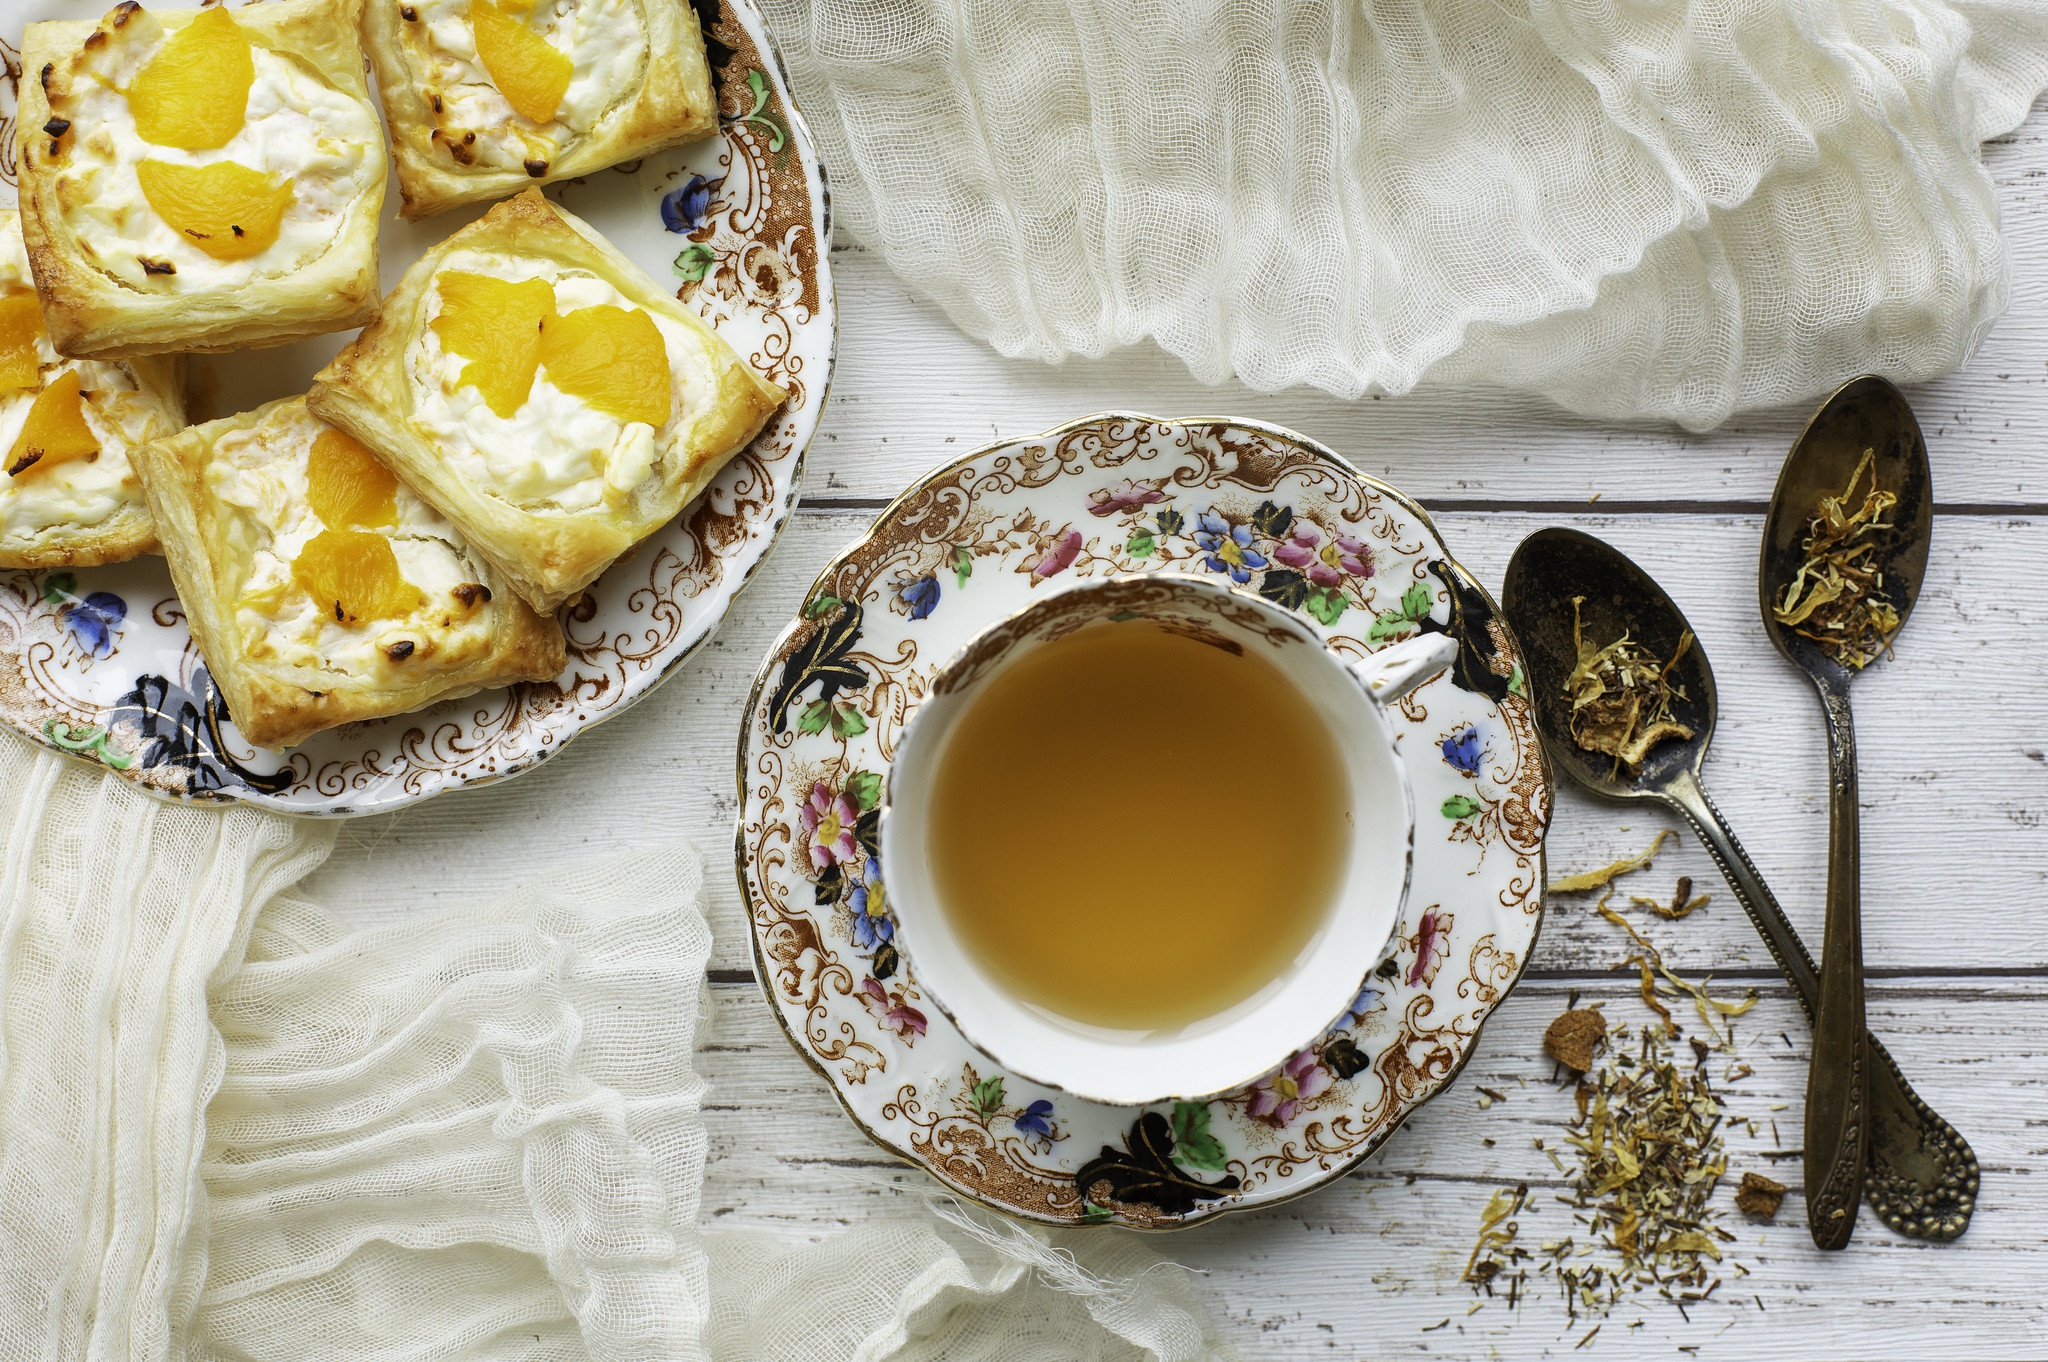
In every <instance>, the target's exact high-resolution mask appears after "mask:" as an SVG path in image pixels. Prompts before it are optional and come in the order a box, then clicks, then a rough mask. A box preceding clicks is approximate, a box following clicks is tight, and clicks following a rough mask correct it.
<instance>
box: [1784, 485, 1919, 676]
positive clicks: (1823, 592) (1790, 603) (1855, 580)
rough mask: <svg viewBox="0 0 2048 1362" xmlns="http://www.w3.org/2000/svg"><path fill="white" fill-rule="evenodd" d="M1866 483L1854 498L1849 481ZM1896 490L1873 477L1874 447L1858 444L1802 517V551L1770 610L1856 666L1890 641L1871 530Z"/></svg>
mask: <svg viewBox="0 0 2048 1362" xmlns="http://www.w3.org/2000/svg"><path fill="white" fill-rule="evenodd" d="M1865 474H1868V475H1869V486H1868V487H1867V489H1865V490H1864V492H1863V494H1862V497H1861V499H1860V500H1859V499H1858V497H1857V488H1859V487H1862V486H1863V485H1864V475H1865ZM1898 504H1899V498H1898V496H1897V494H1895V493H1893V492H1891V491H1890V490H1888V489H1885V488H1881V487H1879V486H1878V485H1877V471H1876V452H1875V451H1874V450H1869V449H1866V450H1864V451H1863V458H1862V459H1861V460H1860V461H1859V462H1858V463H1857V465H1856V471H1855V472H1854V473H1851V474H1850V475H1849V485H1848V486H1847V487H1845V488H1843V489H1842V495H1840V496H1838V497H1822V498H1821V503H1820V510H1819V511H1817V512H1815V514H1814V516H1813V518H1812V519H1811V520H1809V521H1808V522H1807V523H1806V538H1805V539H1804V540H1803V541H1802V542H1801V544H1800V548H1801V549H1802V550H1804V551H1805V554H1806V557H1805V559H1804V561H1802V562H1801V563H1800V565H1799V571H1798V572H1797V573H1795V574H1794V575H1793V578H1792V580H1791V581H1789V582H1787V583H1786V584H1785V594H1784V597H1783V598H1782V599H1781V600H1780V601H1779V603H1778V604H1777V605H1774V606H1773V607H1771V617H1772V618H1773V619H1775V620H1777V621H1778V623H1780V624H1783V625H1787V626H1789V627H1790V628H1791V630H1792V632H1793V633H1795V634H1798V635H1800V636H1801V637H1803V638H1809V639H1812V640H1813V641H1814V642H1815V643H1817V644H1819V645H1820V648H1821V651H1823V652H1825V653H1826V654H1827V655H1828V656H1829V657H1830V658H1832V659H1833V660H1834V661H1836V662H1839V663H1841V664H1842V665H1843V666H1845V667H1853V668H1856V669H1857V670H1859V671H1860V670H1862V669H1863V668H1864V667H1867V666H1869V665H1870V664H1871V663H1872V662H1874V661H1876V660H1877V657H1878V654H1880V653H1882V652H1884V651H1886V650H1887V649H1888V648H1890V646H1891V639H1892V635H1893V634H1895V633H1897V632H1898V630H1899V612H1898V610H1897V609H1895V608H1894V607H1893V605H1892V603H1891V601H1890V599H1889V598H1888V597H1887V596H1886V594H1885V582H1884V563H1883V561H1882V560H1881V559H1880V558H1879V557H1878V550H1879V548H1880V542H1879V535H1881V534H1882V533H1884V532H1885V531H1888V530H1890V529H1891V528H1892V526H1891V523H1890V522H1889V521H1887V520H1885V518H1884V517H1885V515H1886V514H1887V513H1888V512H1889V511H1891V510H1892V508H1893V507H1895V506H1897V505H1898Z"/></svg>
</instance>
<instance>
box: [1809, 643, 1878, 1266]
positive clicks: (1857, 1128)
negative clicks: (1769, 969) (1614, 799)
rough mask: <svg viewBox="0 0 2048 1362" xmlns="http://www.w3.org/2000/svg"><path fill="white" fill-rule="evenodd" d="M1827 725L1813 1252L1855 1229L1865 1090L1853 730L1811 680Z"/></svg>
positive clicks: (1844, 699) (1840, 693)
mask: <svg viewBox="0 0 2048 1362" xmlns="http://www.w3.org/2000/svg"><path fill="white" fill-rule="evenodd" d="M1818 684H1819V686H1820V698H1821V707H1822V708H1823V709H1824V710H1826V711H1827V719H1828V774H1829V794H1828V906H1827V919H1826V927H1825V929H1824V934H1823V936H1822V939H1821V951H1820V1007H1819V1011H1818V1013H1817V1015H1816V1016H1815V1017H1814V1019H1813V1055H1812V1059H1811V1061H1810V1062H1809V1064H1808V1066H1807V1071H1806V1138H1805V1142H1804V1143H1805V1151H1804V1152H1805V1164H1806V1227H1807V1229H1809V1230H1811V1231H1812V1232H1813V1242H1814V1243H1815V1244H1816V1245H1817V1246H1819V1247H1820V1248H1823V1249H1843V1248H1847V1247H1848V1246H1849V1240H1850V1238H1851V1237H1852V1236H1853V1235H1854V1234H1855V1233H1856V1203H1857V1202H1859V1201H1861V1200H1862V1199H1863V1154H1864V1149H1865V1147H1866V1145H1867V1144H1868V1142H1869V1138H1870V1123H1869V1120H1868V1117H1867V1113H1866V1111H1865V1107H1866V1105H1867V1101H1866V1094H1867V1092H1868V1090H1869V1084H1870V1066H1869V1056H1868V1052H1867V1050H1866V1049H1865V1038H1866V1036H1867V1034H1868V1033H1867V1032H1866V1031H1865V1030H1864V1026H1863V898H1862V874H1863V872H1862V860H1863V847H1862V839H1861V834H1860V811H1859V809H1858V807H1857V795H1856V726H1855V722H1854V720H1853V719H1852V718H1851V717H1850V714H1849V691H1848V688H1847V687H1846V686H1837V685H1832V684H1829V683H1828V682H1827V681H1825V680H1818Z"/></svg>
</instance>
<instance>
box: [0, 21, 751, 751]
mask: <svg viewBox="0 0 2048 1362" xmlns="http://www.w3.org/2000/svg"><path fill="white" fill-rule="evenodd" d="M22 59H23V63H24V66H25V70H26V72H27V75H26V77H25V79H24V80H23V81H22V96H21V107H20V116H19V124H20V128H21V145H20V167H21V170H20V182H21V212H20V216H19V226H18V228H17V225H16V220H15V218H14V217H13V216H12V215H9V216H8V217H7V218H6V220H5V221H4V223H0V228H4V230H0V450H5V451H6V464H5V467H4V473H0V567H16V568H21V567H28V568H35V567H53V566H57V565H86V564H95V563H107V562H115V561H119V560H121V559H123V558H128V557H133V556H134V555H136V554H139V553H146V552H150V551H152V550H154V549H156V548H157V547H158V545H159V543H160V544H161V548H162V552H163V553H164V555H165V557H166V558H167V559H168V560H169V563H170V569H171V577H172V581H173V582H174V584H175V585H176V587H177V590H178V595H179V597H180V599H181V601H182V602H183V603H184V606H185V611H186V616H187V619H188V620H189V622H190V626H191V630H192V636H193V639H194V641H195V642H196V643H197V644H198V646H199V649H200V651H201V653H202V654H203V655H204V656H205V658H206V661H207V664H208V667H209V669H210V670H211V672H212V674H213V677H214V679H215V681H216V682H217V683H218V685H219V686H220V689H221V692H222V694H223V696H224V697H225V698H226V701H227V704H228V707H229V710H230V712H231V713H232V715H233V717H234V719H235V721H236V723H237V726H238V727H239V728H240V729H241V730H242V733H243V736H244V737H246V738H247V739H248V740H249V741H250V742H252V743H255V744H257V745H258V746H265V747H277V746H287V745H290V744H292V743H296V742H300V741H302V740H304V739H305V738H306V737H308V736H309V735H311V734H313V733H315V732H318V731H320V730H321V729H324V728H328V727H331V726H333V725H335V724H339V723H345V722H349V721H354V720H362V719H372V718H381V717H384V716H387V715H391V714H399V713H404V712H406V711H409V710H412V709H416V708H419V707H420V706H422V705H426V704H429V703H432V702H433V701H435V700H438V699H444V698H448V697H452V696H459V695H466V694H469V693H471V692H473V691H477V690H481V689H485V688H488V687H493V686H502V685H507V684H510V683H512V682H516V681H545V680H552V679H554V678H555V677H557V676H558V675H559V674H560V673H561V671H562V668H563V665H564V656H565V647H564V640H563V636H562V631H561V627H560V625H559V624H558V623H557V621H556V619H555V617H554V612H555V611H556V610H557V609H558V608H559V607H560V606H561V605H562V604H563V603H564V602H565V601H567V600H569V599H571V598H572V597H574V596H575V595H577V594H578V593H579V592H581V591H582V590H583V589H584V588H585V587H587V586H589V584H590V583H591V582H592V581H594V580H595V579H596V578H597V576H598V575H599V574H600V573H602V572H603V571H604V570H605V569H606V568H607V567H609V566H610V565H611V564H612V563H613V562H615V561H617V560H618V558H619V557H620V556H621V555H622V554H624V553H626V552H627V551H629V550H630V549H631V548H632V547H633V546H634V545H635V544H637V543H638V542H640V541H641V540H642V539H645V538H646V537H647V536H648V535H650V534H652V533H654V532H655V531H656V530H658V529H660V528H661V526H662V525H664V524H665V523H667V522H668V521H669V520H670V519H672V518H673V517H674V516H675V515H676V514H677V513H678V512H679V511H681V510H682V508H683V506H684V505H685V504H686V503H687V502H688V501H689V500H690V499H691V498H692V497H694V496H695V495H697V493H698V492H700V491H701V490H702V489H703V488H704V486H705V485H706V484H707V483H708V482H710V480H711V478H712V477H713V476H714V475H715V474H716V473H717V472H718V470H719V469H720V468H721V467H723V466H724V464H725V463H726V462H727V461H728V460H729V459H730V458H731V457H732V456H733V455H734V454H735V453H737V452H738V451H739V450H740V449H741V448H743V447H744V446H745V445H746V444H747V442H748V441H749V440H751V439H752V438H753V437H754V435H755V434H756V433H757V432H758V431H759V430H760V429H761V427H762V426H763V425H764V424H765V423H766V422H767V419H768V417H769V416H770V415H771V414H772V413H773V411H774V410H775V408H776V407H777V406H779V405H780V404H781V403H782V401H783V400H784V394H783V392H782V391H781V390H780V389H779V388H777V387H775V386H774V385H773V384H771V383H768V382H766V381H765V380H763V379H761V378H759V377H758V376H757V375H756V374H755V373H754V372H753V370H752V369H750V368H749V367H748V366H747V364H746V363H745V362H744V361H743V360H741V359H740V358H739V357H738V356H737V355H735V354H734V353H733V352H732V350H731V349H730V348H729V347H727V346H726V345H725V344H724V343H723V342H722V341H720V340H719V339H718V337H717V336H716V335H715V334H714V333H713V332H712V330H711V329H710V327H708V326H706V325H705V324H704V322H703V321H702V320H700V319H699V318H698V317H697V316H696V314H695V313H693V312H692V311H691V310H690V309H689V308H687V307H685V306H683V305H682V304H680V303H679V302H677V301H676V299H675V297H674V296H673V295H672V294H670V293H669V292H668V291H667V290H665V289H663V288H662V287H661V286H660V285H658V284H657V283H655V282H654V280H652V279H650V278H649V277H648V276H647V275H646V274H644V273H642V272H641V271H640V270H639V268H638V267H636V266H635V265H633V264H632V262H630V261H629V260H627V259H626V257H624V256H623V255H621V254H620V253H619V252H618V251H616V250H615V249H613V248H612V247H611V246H610V245H609V244H608V243H607V242H606V241H605V240H604V239H603V237H601V236H600V235H599V234H598V233H597V232H596V231H594V230H593V229H592V228H591V227H590V226H589V225H588V224H586V223H584V222H582V221H580V220H578V219H577V218H575V217H574V216H572V215H571V214H569V213H567V212H565V211H563V210H562V209H561V208H559V207H557V206H556V205H555V204H553V203H551V202H549V201H548V200H547V199H545V198H543V197H542V196H541V194H540V193H539V192H538V190H537V189H535V188H533V187H532V186H534V185H536V184H541V183H546V182H548V181H551V180H555V179H559V178H564V177H569V176H576V175H582V174H587V173H589V172H590V171H593V170H598V169H601V168H603V167H606V166H609V165H613V164H616V163H618V162H620V161H624V160H629V159H631V158H634V157H639V156H644V155H647V154H649V153H651V152H654V151H658V150H662V149H665V148H668V147H672V146H676V145H680V144H682V143H686V142H690V141H694V140H696V139H698V138H701V137H703V136H705V135H707V134H709V133H711V132H712V131H714V130H715V129H716V127H717V108H716V105H715V102H714V99H713V95H712V90H711V81H710V72H709V69H708V67H707V65H706V62H705V57H704V46H703V38H702V35H701V34H700V32H699V30H698V26H697V20H696V16H695V13H694V12H693V11H692V9H691V8H690V6H689V4H688V0H369V7H368V8H367V9H365V8H364V3H363V0H272V3H267V4H263V5H258V6H254V7H251V8H247V9H234V10H230V9H227V8H224V7H212V8H204V9H197V10H146V9H143V8H142V7H140V6H139V5H137V4H135V3H133V2H132V0H124V3H122V4H120V5H118V6H116V7H115V8H114V9H113V10H112V11H110V12H109V13H108V14H107V15H106V17H105V18H104V19H102V20H100V21H99V22H98V23H97V24H93V23H87V22H55V23H39V24H32V25H30V26H29V29H28V32H27V35H26V38H25V41H24V43H23V47H22ZM366 67H367V68H368V69H370V70H373V71H374V72H375V74H376V77H377V84H378V93H379V96H380V97H381V100H382V104H383V122H384V123H385V124H387V125H388V127H389V130H390V146H391V149H392V159H393V160H395V163H396V166H397V172H398V184H399V190H400V194H401V198H402V210H401V211H402V212H403V213H404V215H405V216H406V217H408V218H419V217H425V216H428V215H431V214H433V213H437V212H440V211H442V210H444V209H447V208H452V207H455V206H457V205H462V204H473V203H479V202H487V201H490V200H493V199H502V198H505V196H507V195H512V194H515V193H516V197H512V198H509V199H507V200H506V201H504V202H500V203H498V204H497V205H496V206H495V207H494V208H492V209H491V210H490V211H489V212H488V213H486V214H485V215H484V216H483V217H482V218H481V219H480V220H478V221H476V222H473V223H471V224H470V225H469V226H467V227H464V228H462V229H461V230H459V231H456V232H455V233H453V234H452V235H451V236H449V237H448V238H447V239H446V240H444V241H443V242H441V243H440V244H439V245H438V246H436V247H434V248H433V249H431V250H429V251H428V252H427V253H426V254H425V255H424V256H423V257H422V258H421V259H420V260H419V261H418V263H416V264H415V265H414V266H413V267H412V268H411V269H410V270H408V271H407V272H406V274H405V277H404V278H403V279H402V280H401V281H400V283H399V285H398V287H397V288H396V289H394V290H393V291H392V292H391V293H390V294H389V295H388V296H386V297H384V298H383V299H381V300H380V299H379V298H378V296H377V284H378V272H377V222H378V217H379V214H380V212H381V210H382V207H383V200H384V181H385V176H386V170H387V160H386V155H385V142H384V137H383V132H382V130H381V129H380V126H379V119H378V116H377V109H376V107H375V106H374V105H373V103H372V97H371V93H370V90H369V87H368V85H367V83H366V80H365V74H364V73H365V69H366ZM358 326H360V327H363V330H362V332H361V334H360V335H359V336H358V337H357V338H356V339H355V340H354V342H353V343H351V344H350V345H349V346H348V347H347V348H346V349H344V350H343V351H342V352H341V354H340V355H339V356H338V357H337V358H336V359H335V360H334V361H333V363H331V364H330V365H329V366H328V367H327V368H326V369H325V370H323V371H322V372H321V373H320V374H319V375H318V376H317V378H316V379H315V381H314V384H313V388H312V391H311V392H310V393H308V394H306V395H305V396H303V397H294V398H290V399H286V400H284V401H279V402H273V403H270V404H269V405H267V406H265V407H262V408H260V409H258V410H256V411H253V412H245V413H242V414H240V415H237V416H232V417H229V418H227V419H225V420H219V421H212V422H208V423H206V424H204V425H198V426H192V427H189V428H185V429H180V427H181V426H183V424H184V416H183V412H182V408H181V404H180V396H179V393H180V387H181V385H180V381H179V370H180V361H179V359H178V358H177V357H178V356H180V355H183V354H188V353H197V352H215V351H227V350H238V349H245V348H250V347H255V346H265V345H278V344H282V343H285V342H287V341H292V340H297V339H300V338H303V337H307V336H313V335H320V334H324V333H328V332H333V331H339V330H343V329H347V328H351V327H358Z"/></svg>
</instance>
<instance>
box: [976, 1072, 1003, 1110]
mask: <svg viewBox="0 0 2048 1362" xmlns="http://www.w3.org/2000/svg"><path fill="white" fill-rule="evenodd" d="M973 1100H974V1110H975V1112H976V1114H977V1115H979V1116H980V1117H981V1118H982V1119H983V1120H986V1119H988V1118H989V1117H990V1116H993V1115H995V1113H997V1112H999V1111H1001V1110H1002V1109H1003V1076H1002V1075H1001V1074H996V1075H995V1076H994V1077H992V1078H984V1079H982V1080H981V1082H979V1083H976V1084H975V1085H974V1093H973Z"/></svg>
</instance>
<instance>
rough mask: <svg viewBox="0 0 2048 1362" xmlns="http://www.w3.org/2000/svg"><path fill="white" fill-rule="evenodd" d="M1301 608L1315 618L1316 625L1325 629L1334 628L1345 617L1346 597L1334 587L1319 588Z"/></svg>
mask: <svg viewBox="0 0 2048 1362" xmlns="http://www.w3.org/2000/svg"><path fill="white" fill-rule="evenodd" d="M1301 608H1302V609H1304V610H1306V611H1308V613H1309V614H1311V615H1313V616H1314V617H1315V620H1316V623H1318V624H1320V625H1322V626H1323V627H1324V628H1325V629H1329V628H1334V627H1335V626H1336V623H1337V621H1338V620H1339V619H1341V618H1342V617H1343V615H1344V595H1343V593H1342V592H1340V591H1338V590H1337V588H1336V587H1334V586H1322V587H1317V588H1316V589H1315V590H1314V591H1312V592H1310V593H1309V598H1308V599H1307V600H1305V601H1303V602H1302V603H1301Z"/></svg>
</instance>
